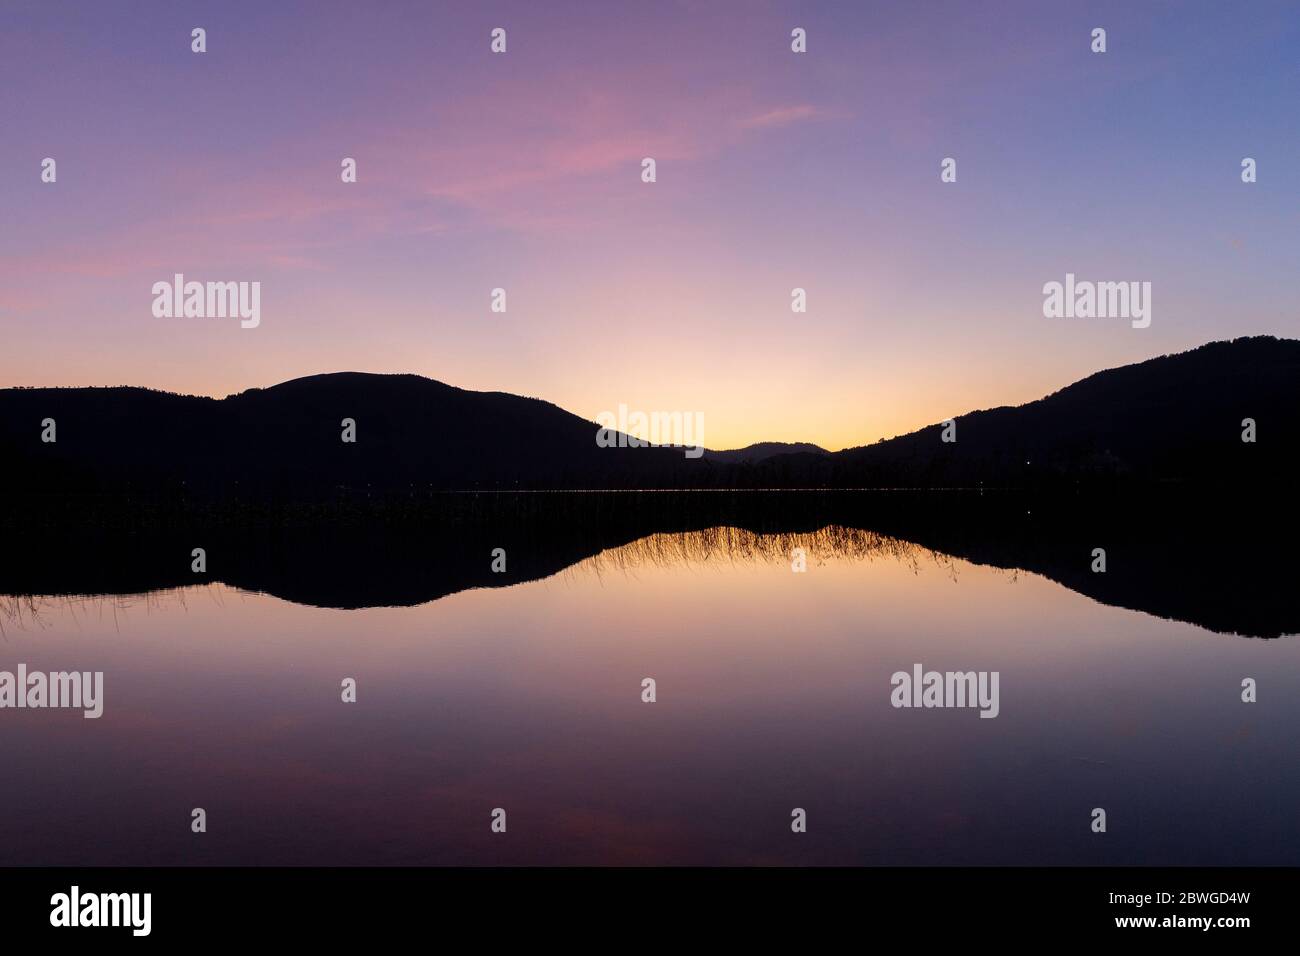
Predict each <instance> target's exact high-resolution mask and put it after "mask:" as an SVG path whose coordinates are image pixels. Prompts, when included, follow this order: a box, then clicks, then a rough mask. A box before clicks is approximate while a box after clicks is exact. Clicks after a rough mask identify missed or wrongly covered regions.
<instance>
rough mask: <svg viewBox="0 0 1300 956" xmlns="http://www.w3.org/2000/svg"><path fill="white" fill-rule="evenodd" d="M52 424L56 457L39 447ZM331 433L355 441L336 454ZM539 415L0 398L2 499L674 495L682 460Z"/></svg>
mask: <svg viewBox="0 0 1300 956" xmlns="http://www.w3.org/2000/svg"><path fill="white" fill-rule="evenodd" d="M46 418H52V419H54V420H55V422H56V427H57V433H56V434H57V442H55V443H50V444H47V443H43V442H42V441H41V422H42V421H43V420H44V419H46ZM344 419H352V420H354V421H355V423H356V441H355V442H354V443H347V442H344V441H343V440H342V434H343V426H342V422H343V420H344ZM596 432H597V425H596V424H595V423H594V422H587V421H584V420H583V419H581V418H579V417H578V416H576V415H572V414H570V413H569V412H566V411H564V410H563V409H560V408H557V407H556V406H555V405H552V404H550V403H549V402H544V401H541V400H539V399H534V398H520V397H518V396H515V395H507V394H505V393H502V392H471V391H466V390H464V389H459V388H453V387H452V386H449V385H444V384H443V383H441V382H436V381H433V380H431V379H426V378H421V377H419V376H416V375H371V374H363V373H358V372H340V373H336V374H331V375H315V376H311V377H309V378H301V379H295V380H293V381H290V382H285V383H283V384H280V385H276V386H274V387H271V388H265V389H250V390H249V391H246V392H242V393H240V394H238V395H232V396H229V397H227V398H224V399H221V400H216V399H210V398H194V397H190V396H184V395H172V394H167V393H163V392H155V391H149V390H146V389H140V388H72V389H60V388H50V389H46V388H36V389H6V390H3V391H0V451H3V456H4V460H5V462H6V466H7V467H6V468H5V469H4V472H5V473H4V476H3V478H0V482H4V484H5V485H7V486H8V488H9V489H11V490H21V491H29V492H30V491H78V492H85V491H91V492H123V491H131V492H149V493H176V492H180V491H182V490H183V491H185V492H186V493H189V494H196V495H207V494H212V495H220V496H237V497H240V498H249V497H253V498H260V497H264V496H268V495H271V496H288V497H301V496H304V495H312V494H320V493H329V492H333V491H337V490H339V489H350V490H352V491H366V490H369V491H372V492H394V491H396V492H402V491H407V490H416V489H430V488H432V489H545V488H599V487H627V486H634V485H639V484H643V483H651V484H655V483H659V484H674V483H684V482H688V481H689V478H688V477H686V476H684V475H682V474H679V473H680V472H685V471H689V470H690V469H692V468H695V469H698V468H700V467H702V466H701V464H700V462H698V461H697V460H692V459H687V458H686V457H685V456H684V454H683V452H682V451H681V450H677V449H667V448H601V447H599V446H597V444H596Z"/></svg>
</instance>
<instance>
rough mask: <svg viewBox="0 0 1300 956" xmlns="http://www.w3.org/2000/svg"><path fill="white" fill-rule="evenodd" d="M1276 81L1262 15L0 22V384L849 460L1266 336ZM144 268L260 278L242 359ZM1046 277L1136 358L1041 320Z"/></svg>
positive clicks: (1044, 7) (1290, 15)
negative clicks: (499, 402) (634, 414)
mask: <svg viewBox="0 0 1300 956" xmlns="http://www.w3.org/2000/svg"><path fill="white" fill-rule="evenodd" d="M994 7H996V10H997V15H996V16H993V15H991V11H992V9H993V8H994ZM498 26H500V27H504V28H505V29H506V30H507V31H508V52H506V53H505V54H504V55H494V54H492V53H491V52H490V51H489V32H490V30H491V29H492V28H493V27H498ZM1099 26H1100V27H1104V28H1105V29H1106V30H1107V42H1108V51H1107V52H1106V53H1104V54H1094V53H1092V52H1091V51H1090V49H1089V44H1090V32H1091V30H1092V29H1093V28H1094V27H1099ZM194 27H203V28H205V29H206V31H207V46H208V52H206V53H204V54H195V53H192V52H191V51H190V42H191V41H190V31H191V29H192V28H194ZM794 27H804V28H805V29H806V30H807V32H808V52H807V53H806V54H795V53H792V52H791V50H790V31H791V30H792V29H793V28H794ZM1298 64H1300V6H1297V5H1296V4H1295V3H1286V2H1263V0H1261V2H1251V3H1249V4H1232V3H1227V2H1218V3H1209V2H1187V3H1165V2H1142V3H1134V2H1131V0H1125V2H1118V3H1087V4H1084V3H1069V2H1043V0H1031V2H1025V3H999V4H987V5H986V4H982V3H970V2H964V3H937V2H928V0H910V2H895V3H886V2H866V0H863V2H817V3H812V2H809V3H791V2H775V0H773V2H764V0H746V2H734V3H730V2H716V0H678V2H670V0H657V2H655V0H646V2H642V3H631V2H588V3H567V2H557V0H545V2H543V0H528V2H520V3H490V2H468V0H467V2H447V3H437V2H431V0H424V2H409V3H408V2H374V3H367V2H347V3H344V2H302V3H290V2H279V0H265V2H256V3H254V2H236V0H221V2H211V3H187V2H172V0H168V2H120V3H118V2H115V3H101V4H94V5H90V4H75V5H74V4H63V3H60V2H57V0H54V2H50V0H45V2H30V3H29V2H12V0H9V2H6V3H4V4H3V5H2V6H0V217H2V218H0V223H2V225H0V386H10V385H118V384H131V385H144V386H149V387H154V388H162V389H168V390H171V391H178V392H189V393H198V394H209V395H218V396H220V395H226V394H229V393H231V392H237V391H241V390H243V389H245V388H249V387H253V386H266V385H271V384H274V383H276V382H280V381H284V380H286V379H290V378H295V377H298V376H301V375H309V374H314V373H318V372H327V371H341V370H359V371H373V372H415V373H418V374H421V375H427V376H430V377H432V378H436V379H439V380H441V381H445V382H448V383H450V384H453V385H458V386H461V387H464V388H471V389H483V390H500V391H507V392H513V393H517V394H523V395H532V396H538V397H541V398H545V399H547V400H549V401H552V402H554V403H556V404H557V405H560V406H562V407H564V408H566V409H568V410H570V411H573V412H575V413H577V414H580V415H584V416H586V417H589V418H594V417H595V416H596V415H597V413H599V412H601V411H603V410H609V409H616V408H617V407H618V405H619V404H626V405H628V406H629V407H631V408H633V409H643V410H646V411H656V410H682V411H699V412H702V413H703V414H704V416H705V443H706V444H707V445H709V446H710V447H714V448H725V447H735V446H739V445H743V444H747V443H749V442H753V441H761V440H783V441H814V442H818V443H820V444H822V445H824V446H826V447H828V448H832V449H837V448H841V447H845V446H849V445H858V444H864V443H866V442H870V441H874V440H875V439H877V438H880V437H882V436H883V437H888V436H891V435H894V434H899V433H902V432H905V431H909V430H911V429H913V428H915V427H918V426H921V425H924V424H927V423H930V422H934V421H938V420H941V419H943V418H947V417H949V416H952V415H957V414H960V413H962V412H965V411H969V410H972V409H975V408H982V407H988V406H992V405H1001V404H1016V403H1020V402H1023V401H1027V400H1030V399H1033V398H1037V397H1040V396H1041V395H1043V394H1045V393H1047V392H1049V391H1052V390H1054V389H1056V388H1058V387H1060V386H1062V385H1065V384H1067V383H1069V382H1071V381H1073V380H1075V379H1077V378H1080V377H1083V376H1084V375H1087V374H1089V373H1091V372H1094V371H1096V370H1098V369H1101V368H1106V367H1111V366H1115V365H1121V364H1125V363H1128V362H1132V361H1139V360H1141V359H1145V358H1149V357H1151V356H1154V355H1158V354H1162V353H1166V352H1171V351H1179V350H1182V349H1185V348H1190V347H1193V346H1196V345H1199V344H1202V343H1204V342H1206V341H1210V340H1214V339H1223V338H1231V337H1234V336H1239V335H1249V334H1259V333H1269V334H1275V335H1284V336H1289V337H1294V336H1296V334H1297V329H1298V328H1300V321H1298V320H1300V308H1298V307H1297V296H1296V289H1295V285H1296V277H1297V275H1300V201H1298V200H1300V186H1298V185H1297V178H1296V170H1297V166H1298V165H1300V66H1298ZM47 156H48V157H53V158H54V159H55V160H56V161H57V164H58V166H57V170H58V180H57V182H56V183H53V184H48V183H43V182H41V178H40V172H41V169H40V166H41V161H42V159H43V158H45V157H47ZM647 156H649V157H654V158H655V159H656V161H657V163H658V181H657V182H655V183H653V184H646V183H643V182H642V181H641V176H640V173H641V159H642V158H643V157H647ZM947 156H951V157H954V158H956V160H957V163H958V178H957V182H956V183H950V184H944V183H941V182H940V179H939V164H940V161H941V160H942V159H943V158H944V157H947ZM1247 156H1249V157H1253V158H1255V159H1256V160H1257V162H1258V176H1259V181H1258V182H1257V183H1254V184H1244V183H1242V181H1241V178H1240V171H1241V169H1240V164H1241V160H1242V158H1243V157H1247ZM343 157H354V158H356V160H357V163H358V182H357V183H355V184H344V183H343V182H341V181H340V162H341V160H342V159H343ZM177 272H181V273H184V274H185V276H186V278H187V279H195V280H199V281H207V280H220V281H226V280H242V281H259V282H261V284H262V303H261V309H262V318H261V325H260V327H259V328H257V329H250V330H245V329H241V328H240V327H239V322H238V321H237V320H228V319H196V318H190V319H184V318H174V319H166V318H164V319H160V318H155V317H154V315H153V314H152V311H151V304H152V300H153V297H152V295H151V292H150V289H151V286H152V285H153V283H155V282H157V281H160V280H162V281H170V280H171V277H172V275H173V274H174V273H177ZM1067 272H1073V273H1075V274H1076V275H1078V276H1079V277H1080V278H1084V279H1095V280H1110V281H1121V280H1139V281H1149V282H1150V283H1151V284H1152V296H1153V303H1152V304H1153V320H1152V323H1151V327H1150V328H1148V329H1133V328H1131V327H1130V325H1129V322H1128V321H1127V320H1124V319H1047V318H1044V316H1043V311H1042V304H1043V294H1042V287H1043V284H1044V283H1046V282H1050V281H1054V280H1055V281H1061V280H1063V279H1064V277H1065V274H1066V273H1067ZM796 286H798V287H803V288H805V289H806V290H807V294H808V312H807V314H804V315H796V314H792V312H791V310H790V291H791V289H792V288H794V287H796ZM494 287H504V288H505V289H506V290H507V293H508V305H509V308H508V312H507V313H506V314H504V315H502V314H494V313H492V312H491V311H490V310H489V296H490V292H491V290H492V289H493V288H494Z"/></svg>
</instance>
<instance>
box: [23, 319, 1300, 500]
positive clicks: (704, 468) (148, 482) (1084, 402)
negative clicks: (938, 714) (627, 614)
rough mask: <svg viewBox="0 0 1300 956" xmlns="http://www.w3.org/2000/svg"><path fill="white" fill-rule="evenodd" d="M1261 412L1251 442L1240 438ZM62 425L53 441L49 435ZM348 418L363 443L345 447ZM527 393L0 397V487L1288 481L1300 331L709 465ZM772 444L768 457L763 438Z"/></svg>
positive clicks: (81, 392) (33, 393) (335, 492)
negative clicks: (935, 417) (855, 440)
mask: <svg viewBox="0 0 1300 956" xmlns="http://www.w3.org/2000/svg"><path fill="white" fill-rule="evenodd" d="M1246 418H1251V419H1254V421H1255V422H1256V425H1257V430H1258V440H1257V441H1256V442H1255V443H1246V442H1243V441H1242V440H1241V434H1242V420H1243V419H1246ZM45 419H54V420H55V422H56V427H57V442H54V443H45V442H42V440H41V433H42V422H43V421H44V420H45ZM344 419H353V420H354V421H355V422H356V437H357V440H356V442H355V443H347V442H344V441H342V440H341V435H342V431H343V426H342V422H343V420H344ZM596 433H597V425H596V424H595V423H594V422H588V421H585V420H583V419H581V418H579V417H578V416H576V415H572V414H570V413H569V412H566V411H564V410H563V409H560V408H557V407H556V406H554V405H552V404H550V403H548V402H544V401H541V400H539V399H533V398H521V397H518V396H515V395H508V394H505V393H502V392H471V391H466V390H464V389H459V388H454V387H452V386H449V385H444V384H443V383H441V382H436V381H432V380H430V379H426V378H421V377H419V376H415V375H372V374H363V373H357V372H342V373H336V374H331V375H315V376H311V377H309V378H301V379H295V380H293V381H290V382H285V383H283V384H280V385H276V386H274V387H271V388H266V389H251V390H249V391H247V392H242V393H240V394H238V395H232V396H229V397H227V398H224V399H220V400H218V399H211V398H196V397H192V396H185V395H173V394H168V393H164V392H156V391H150V390H147V389H141V388H70V389H69V388H34V389H4V390H0V462H3V468H0V491H4V492H6V493H7V494H8V495H9V499H8V500H9V501H10V502H13V501H16V500H19V499H18V496H20V495H33V494H46V495H48V494H50V493H53V494H60V493H78V494H87V493H90V494H110V495H116V496H118V497H119V498H120V496H122V495H123V494H130V495H156V496H158V495H160V496H177V495H183V496H185V497H187V498H195V499H204V500H213V499H217V500H222V501H239V502H249V501H252V502H257V503H265V502H275V501H300V500H304V499H312V500H316V499H320V498H332V497H337V496H339V495H348V496H353V497H355V496H357V495H363V496H367V495H373V496H380V495H382V496H386V497H392V496H411V495H418V494H420V493H422V492H428V491H434V490H449V489H454V490H465V489H477V490H520V489H524V490H546V489H592V488H629V487H639V488H668V487H701V488H713V487H786V488H791V487H813V486H815V487H890V488H898V487H918V488H929V487H945V486H965V487H974V486H981V485H983V486H998V487H1006V488H1044V487H1058V486H1066V487H1076V486H1080V485H1087V486H1108V485H1112V484H1121V485H1122V484H1151V483H1165V482H1177V483H1184V484H1195V483H1205V484H1223V483H1229V484H1236V485H1241V486H1245V487H1251V486H1256V485H1259V484H1261V483H1273V484H1276V483H1278V482H1282V481H1290V480H1291V476H1292V475H1293V474H1294V471H1295V466H1296V464H1297V461H1298V459H1300V452H1298V451H1297V449H1300V440H1298V439H1300V341H1296V340H1290V339H1275V338H1266V337H1259V338H1247V339H1237V340H1235V341H1232V342H1216V343H1212V344H1210V345H1205V346H1202V347H1200V348H1197V349H1194V350H1192V351H1190V352H1184V353H1181V354H1177V355H1169V356H1164V357H1161V358H1156V359H1152V360H1150V361H1146V362H1141V363H1138V364H1136V365H1129V366H1125V367H1123V368H1117V369H1111V370H1109V371H1105V372H1098V373H1097V374H1095V375H1092V376H1089V377H1088V378H1086V379H1083V380H1082V381H1080V382H1076V383H1075V384H1073V385H1070V386H1069V387H1067V388H1063V389H1061V390H1060V391H1058V392H1055V393H1053V394H1051V395H1048V396H1047V397H1045V398H1042V399H1039V400H1038V401H1035V402H1030V403H1029V404H1027V405H1023V406H1020V407H1017V408H1008V407H1004V408H994V409H989V410H985V411H977V412H971V413H969V414H966V415H961V416H959V417H958V418H957V419H956V439H957V440H956V441H955V442H952V443H948V442H944V441H943V440H942V434H943V426H942V425H932V426H929V427H928V428H923V429H921V430H920V431H917V432H914V433H912V434H910V435H904V436H901V437H898V438H893V439H889V440H887V441H881V442H878V443H876V444H874V445H868V446H864V447H860V448H852V449H846V450H844V451H841V452H836V453H833V454H830V453H826V452H824V451H823V450H822V449H820V448H817V446H815V445H799V444H796V445H788V446H782V445H780V444H779V443H763V444H760V445H755V446H750V448H749V449H738V450H735V451H729V452H709V453H707V454H706V455H705V457H704V458H702V459H690V458H687V457H685V455H684V454H683V452H682V450H680V449H669V448H617V447H610V448H605V447H600V446H598V445H597V444H596ZM782 449H783V450H784V453H781V454H771V455H770V456H767V457H763V456H765V455H767V454H768V452H769V451H777V450H782Z"/></svg>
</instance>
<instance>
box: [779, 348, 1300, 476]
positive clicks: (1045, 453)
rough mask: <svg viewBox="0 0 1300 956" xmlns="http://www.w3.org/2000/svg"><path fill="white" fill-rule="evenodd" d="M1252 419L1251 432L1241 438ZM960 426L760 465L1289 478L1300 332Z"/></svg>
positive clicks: (1107, 375)
mask: <svg viewBox="0 0 1300 956" xmlns="http://www.w3.org/2000/svg"><path fill="white" fill-rule="evenodd" d="M1246 419H1251V420H1253V421H1254V423H1255V432H1256V436H1255V437H1256V440H1255V441H1254V442H1245V441H1243V440H1242V435H1243V431H1244V427H1243V422H1244V420H1246ZM953 424H954V426H955V427H954V428H953V429H952V431H951V434H952V436H953V437H954V438H955V440H954V441H951V442H945V441H944V440H943V438H944V432H945V427H944V425H943V423H938V424H934V425H930V426H928V427H926V428H922V429H920V430H918V431H915V432H912V433H910V434H907V435H902V436H899V437H897V438H891V439H887V440H883V441H879V442H876V443H875V444H873V445H866V446H862V447H858V448H849V449H845V450H844V451H841V452H836V453H834V454H831V455H829V456H827V457H826V458H824V459H816V458H809V457H807V456H776V457H773V458H769V459H767V460H766V461H764V462H763V463H762V465H761V466H760V468H761V469H766V470H767V471H768V472H769V478H770V479H771V480H772V481H778V482H780V483H785V484H790V483H800V484H803V485H819V486H831V487H847V486H856V487H877V486H879V487H922V488H933V487H951V486H963V487H977V486H980V485H989V486H1000V487H1016V488H1025V487H1044V486H1062V485H1064V486H1075V485H1081V484H1089V485H1096V484H1111V483H1129V484H1133V483H1141V484H1151V483H1168V482H1174V483H1201V484H1207V485H1209V484H1223V483H1228V484H1240V485H1256V484H1270V485H1275V484H1279V483H1282V482H1290V481H1292V480H1293V476H1294V474H1295V469H1296V466H1297V464H1300V341H1297V340H1294V339H1277V338H1273V337H1269V336H1258V337H1253V338H1241V339H1235V340H1233V341H1230V342H1212V343H1210V344H1208V345H1203V346H1201V347H1199V348H1196V349H1192V350H1191V351H1188V352H1181V353H1178V354H1175V355H1165V356H1161V357H1159V358H1154V359H1150V360H1148V361H1145V362H1139V363H1137V364H1134V365H1126V366H1123V367H1121V368H1116V369H1110V370H1107V371H1104V372H1097V373H1096V374H1094V375H1090V376H1088V377H1087V378H1085V379H1082V380H1081V381H1078V382H1075V383H1074V384H1073V385H1069V386H1067V387H1065V388H1062V389H1061V390H1059V391H1057V392H1053V393H1052V394H1050V395H1048V396H1046V397H1044V398H1041V399H1038V400H1037V401H1033V402H1029V403H1028V404H1025V405H1020V406H1016V407H1001V408H993V409H987V410H982V411H975V412H970V413H968V414H965V415H960V416H958V417H956V418H955V419H954V420H953Z"/></svg>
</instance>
